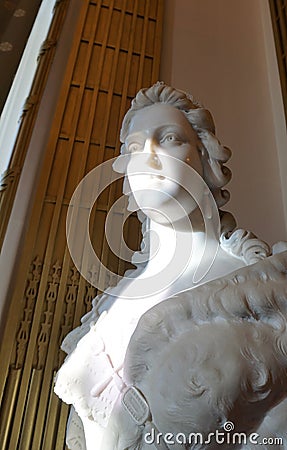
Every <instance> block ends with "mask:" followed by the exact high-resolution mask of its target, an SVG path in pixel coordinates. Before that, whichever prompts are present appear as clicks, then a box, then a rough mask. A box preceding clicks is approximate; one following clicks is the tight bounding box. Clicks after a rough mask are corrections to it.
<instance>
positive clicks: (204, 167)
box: [114, 82, 235, 230]
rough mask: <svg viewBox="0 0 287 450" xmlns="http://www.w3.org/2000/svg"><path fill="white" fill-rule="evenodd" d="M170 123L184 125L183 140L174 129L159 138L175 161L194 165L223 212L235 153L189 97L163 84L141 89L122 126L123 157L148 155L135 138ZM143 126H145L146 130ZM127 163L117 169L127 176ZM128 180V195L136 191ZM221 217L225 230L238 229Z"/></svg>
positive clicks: (120, 162)
mask: <svg viewBox="0 0 287 450" xmlns="http://www.w3.org/2000/svg"><path fill="white" fill-rule="evenodd" d="M166 118H169V120H167V119H166ZM166 122H167V123H168V125H171V124H172V123H176V125H181V128H182V129H183V130H184V133H183V134H184V136H183V137H182V136H180V134H179V133H178V129H176V130H174V129H173V128H172V127H170V129H167V130H164V132H163V133H162V134H160V135H159V138H158V139H159V141H161V142H162V144H163V145H164V146H165V149H166V148H168V147H170V148H171V147H172V156H173V157H175V158H179V159H181V160H182V161H184V162H186V163H187V164H190V165H191V166H192V167H193V168H194V169H195V170H196V171H197V172H198V173H199V174H200V175H201V176H202V178H203V179H204V181H205V182H206V184H207V186H208V188H209V189H210V191H211V192H212V194H213V197H214V199H215V201H216V204H217V206H218V208H219V209H220V208H221V207H222V206H223V205H225V203H227V201H228V200H229V192H228V191H227V190H226V189H223V187H224V186H225V185H226V184H227V183H228V182H229V181H230V178H231V171H230V170H229V169H228V168H227V167H226V166H224V163H225V162H226V161H228V159H229V158H230V156H231V151H230V150H229V149H228V148H227V147H224V146H222V145H221V143H220V142H219V140H218V139H217V138H216V136H215V126H214V121H213V118H212V116H211V114H210V112H209V111H208V110H206V109H205V108H203V107H202V106H201V105H199V104H198V103H197V102H195V101H194V100H193V98H192V97H191V96H189V95H188V94H186V93H184V92H182V91H180V90H178V89H175V88H172V87H170V86H167V85H166V84H164V83H163V82H158V83H156V84H155V85H153V86H151V87H149V88H144V89H141V90H140V91H139V92H138V93H137V95H136V97H135V98H134V99H133V101H132V103H131V107H130V109H129V110H128V111H127V113H126V115H125V117H124V120H123V123H122V129H121V135H120V139H121V142H122V147H121V155H130V157H132V155H133V154H134V153H137V152H141V151H144V145H142V143H141V141H143V138H142V136H140V139H133V137H134V136H136V135H137V134H139V135H140V134H141V132H142V131H144V133H145V135H146V137H147V134H150V130H152V131H154V130H155V131H158V129H160V128H161V127H162V125H166ZM141 124H143V125H142V126H143V128H142V129H141ZM160 132H161V131H160ZM154 135H155V133H153V136H150V137H151V138H154ZM178 144H181V145H178ZM182 144H185V145H186V146H187V144H189V148H187V149H186V151H182ZM150 153H151V158H150V159H149V163H150V167H152V166H153V167H154V169H155V170H156V169H157V165H158V164H160V162H159V161H157V155H152V150H150ZM169 154H171V153H169ZM127 161H128V159H127V158H124V159H122V158H121V156H119V158H118V160H117V161H116V163H115V165H114V168H115V170H116V171H117V172H122V173H125V174H126V175H127V166H128V163H127ZM158 177H160V174H159V175H158ZM127 178H128V177H126V178H125V185H124V193H126V192H130V191H131V190H133V186H131V185H130V182H129V180H128V179H127ZM129 209H136V208H133V206H132V202H130V207H129ZM220 216H221V222H222V227H223V228H225V229H226V230H232V229H233V228H234V227H235V220H234V218H233V217H232V216H231V214H229V213H223V212H221V211H220Z"/></svg>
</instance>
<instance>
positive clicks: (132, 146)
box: [128, 142, 141, 153]
mask: <svg viewBox="0 0 287 450" xmlns="http://www.w3.org/2000/svg"><path fill="white" fill-rule="evenodd" d="M140 150H141V145H140V144H139V143H138V142H131V143H130V144H129V146H128V151H129V152H130V153H135V152H139V151H140Z"/></svg>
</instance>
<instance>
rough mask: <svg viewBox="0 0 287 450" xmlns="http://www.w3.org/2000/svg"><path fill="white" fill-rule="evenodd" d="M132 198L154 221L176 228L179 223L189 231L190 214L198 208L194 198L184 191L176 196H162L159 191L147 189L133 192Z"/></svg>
mask: <svg viewBox="0 0 287 450" xmlns="http://www.w3.org/2000/svg"><path fill="white" fill-rule="evenodd" d="M134 200H135V202H136V204H137V206H138V208H139V209H140V210H141V211H142V212H143V213H144V214H145V215H146V216H147V217H148V218H149V219H151V220H153V221H154V222H156V223H158V224H160V225H164V226H172V227H175V228H176V225H177V224H181V226H184V227H185V228H187V229H188V231H191V223H190V219H189V218H190V216H191V214H192V213H193V212H194V211H195V210H196V209H198V205H197V203H196V202H195V201H194V199H193V198H192V197H191V196H190V195H187V194H186V193H185V192H183V193H181V195H178V196H176V197H168V198H167V196H166V195H164V196H162V195H161V193H155V192H151V193H149V192H148V191H147V192H146V193H145V194H143V192H141V193H140V195H137V193H135V194H134Z"/></svg>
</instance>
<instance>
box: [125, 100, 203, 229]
mask: <svg viewBox="0 0 287 450" xmlns="http://www.w3.org/2000/svg"><path fill="white" fill-rule="evenodd" d="M198 142H199V139H198V136H197V134H196V133H195V131H194V130H193V128H192V127H191V125H190V124H189V122H188V120H187V119H186V117H185V116H184V114H183V113H182V112H181V111H179V110H178V109H176V108H174V107H172V106H170V105H165V104H155V105H152V106H149V107H146V108H143V109H141V110H139V111H137V112H136V114H135V115H134V117H133V118H132V120H131V123H130V127H129V134H128V136H127V138H126V141H125V146H126V149H127V151H128V152H129V153H130V155H131V156H130V162H129V164H128V167H127V177H128V180H129V184H130V187H131V190H132V192H133V195H134V198H135V200H136V202H137V204H138V206H139V208H140V209H142V210H143V211H144V213H145V214H146V215H147V216H149V217H150V218H151V219H153V220H155V221H157V222H159V223H162V224H167V223H174V222H176V221H178V220H180V219H182V217H183V216H188V215H189V214H190V213H191V212H192V211H193V210H194V209H195V208H196V206H197V204H196V203H195V202H194V200H193V198H192V197H191V196H190V194H188V193H187V192H186V190H185V189H184V186H185V183H186V179H185V178H186V171H184V170H183V164H187V165H188V166H190V167H191V168H193V169H195V170H196V171H197V172H198V173H199V174H200V175H201V174H202V166H201V162H200V158H199V154H198Z"/></svg>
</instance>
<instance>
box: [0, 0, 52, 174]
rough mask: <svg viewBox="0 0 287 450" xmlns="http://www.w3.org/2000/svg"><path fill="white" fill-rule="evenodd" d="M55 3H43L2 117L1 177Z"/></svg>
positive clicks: (6, 165) (0, 118) (10, 151)
mask: <svg viewBox="0 0 287 450" xmlns="http://www.w3.org/2000/svg"><path fill="white" fill-rule="evenodd" d="M54 4H55V2H54V1H51V0H43V1H42V4H41V7H40V9H39V12H38V15H37V17H36V20H35V23H34V26H33V28H32V31H31V33H30V36H29V39H28V42H27V45H26V47H25V50H24V53H23V56H22V59H21V62H20V64H19V67H18V70H17V73H16V75H15V78H14V82H13V84H12V87H11V90H10V92H9V95H8V97H7V100H6V103H5V106H4V108H3V111H2V114H1V117H0V148H1V152H0V175H1V174H2V173H3V172H4V171H5V170H6V169H7V167H8V164H9V161H10V158H11V154H12V151H13V147H14V144H15V140H16V137H17V133H18V131H19V127H20V123H21V120H20V119H21V114H22V109H23V106H24V104H25V101H26V98H27V97H28V95H29V92H30V89H31V85H32V82H33V79H34V75H35V72H36V69H37V57H38V55H39V51H40V48H41V45H42V43H43V41H44V40H45V39H46V36H47V33H48V30H49V26H50V23H51V21H52V18H53V9H54Z"/></svg>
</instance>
